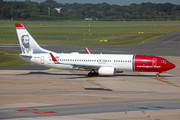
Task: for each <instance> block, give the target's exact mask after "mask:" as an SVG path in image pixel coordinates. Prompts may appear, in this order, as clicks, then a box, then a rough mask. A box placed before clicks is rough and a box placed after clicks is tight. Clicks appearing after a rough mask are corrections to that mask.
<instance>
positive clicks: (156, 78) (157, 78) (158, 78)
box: [135, 72, 180, 88]
mask: <svg viewBox="0 0 180 120" xmlns="http://www.w3.org/2000/svg"><path fill="white" fill-rule="evenodd" d="M135 73H138V72H135ZM138 74H140V75H144V74H142V73H138ZM149 78H152V79H154V80H158V81H160V82H163V83H166V84H169V85H171V86H174V87H178V88H180V86H179V85H176V84H173V83H170V82H168V81H165V80H162V79H160V77H151V76H149Z"/></svg>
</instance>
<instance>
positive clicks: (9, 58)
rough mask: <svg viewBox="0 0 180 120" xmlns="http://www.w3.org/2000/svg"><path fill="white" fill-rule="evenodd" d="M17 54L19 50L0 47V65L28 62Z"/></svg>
mask: <svg viewBox="0 0 180 120" xmlns="http://www.w3.org/2000/svg"><path fill="white" fill-rule="evenodd" d="M19 54H20V52H18V51H11V50H2V49H1V50H0V66H7V65H21V64H28V62H26V61H24V60H21V59H20V57H19Z"/></svg>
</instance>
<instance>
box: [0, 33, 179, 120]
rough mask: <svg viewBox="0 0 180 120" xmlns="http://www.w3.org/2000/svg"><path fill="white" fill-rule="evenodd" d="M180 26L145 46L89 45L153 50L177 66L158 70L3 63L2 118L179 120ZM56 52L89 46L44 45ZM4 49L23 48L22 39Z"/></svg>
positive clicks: (0, 72)
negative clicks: (107, 72)
mask: <svg viewBox="0 0 180 120" xmlns="http://www.w3.org/2000/svg"><path fill="white" fill-rule="evenodd" d="M179 46H180V31H176V32H174V33H171V34H169V35H166V36H163V37H161V38H157V39H155V40H152V41H149V42H147V43H143V44H140V45H130V46H87V47H88V48H89V50H90V51H91V53H99V52H102V53H111V54H119V53H120V54H122V53H125V54H126V53H128V54H149V55H158V56H162V57H164V58H167V59H168V60H169V61H170V62H173V63H174V64H175V65H176V68H174V69H172V70H170V71H167V72H166V73H164V74H161V76H160V77H156V76H155V75H156V73H151V72H146V73H137V72H124V73H121V74H116V75H115V76H107V77H105V76H97V77H87V73H88V72H87V71H67V70H56V69H47V68H42V67H38V66H35V67H34V66H32V65H21V66H6V67H0V119H6V120H7V119H11V120H30V119H38V120H42V119H43V120H46V119H48V120H49V119H52V120H56V119H63V120H102V119H103V120H104V119H106V120H119V119H123V120H132V119H133V120H150V119H155V120H169V119H172V120H179V119H180V47H179ZM42 47H43V48H45V49H49V50H52V51H55V52H73V51H76V52H80V53H82V52H84V53H85V50H84V47H85V46H72V45H42ZM0 48H1V49H2V48H3V49H12V50H20V49H19V45H17V44H0Z"/></svg>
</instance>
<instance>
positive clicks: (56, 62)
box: [49, 52, 60, 64]
mask: <svg viewBox="0 0 180 120" xmlns="http://www.w3.org/2000/svg"><path fill="white" fill-rule="evenodd" d="M49 54H50V55H51V58H52V60H53V62H54V63H55V64H60V63H59V62H58V61H57V59H56V58H55V57H54V55H53V54H52V53H51V52H50V53H49Z"/></svg>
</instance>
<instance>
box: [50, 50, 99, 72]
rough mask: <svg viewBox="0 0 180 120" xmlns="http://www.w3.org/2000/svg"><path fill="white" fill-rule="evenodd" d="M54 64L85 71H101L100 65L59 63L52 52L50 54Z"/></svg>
mask: <svg viewBox="0 0 180 120" xmlns="http://www.w3.org/2000/svg"><path fill="white" fill-rule="evenodd" d="M49 54H50V56H51V58H52V60H53V62H54V63H55V64H63V65H71V66H73V68H77V69H83V70H92V69H95V70H96V69H99V67H100V66H99V65H85V64H74V63H72V64H71V63H60V62H58V61H57V59H56V58H55V57H54V55H53V54H52V53H51V52H50V53H49Z"/></svg>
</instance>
